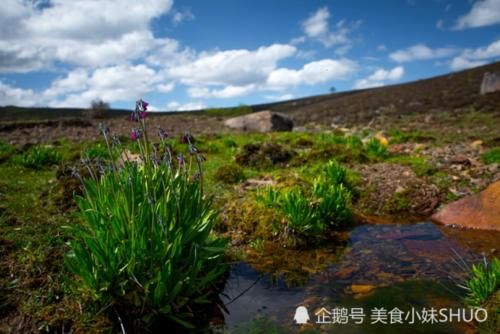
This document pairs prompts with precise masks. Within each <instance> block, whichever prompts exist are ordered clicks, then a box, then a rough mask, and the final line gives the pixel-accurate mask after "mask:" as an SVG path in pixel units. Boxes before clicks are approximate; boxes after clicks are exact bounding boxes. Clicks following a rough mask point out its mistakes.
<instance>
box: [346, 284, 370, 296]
mask: <svg viewBox="0 0 500 334" xmlns="http://www.w3.org/2000/svg"><path fill="white" fill-rule="evenodd" d="M374 289H375V286H373V285H358V284H353V285H351V291H352V293H359V294H366V293H370V292H372V291H373V290H374Z"/></svg>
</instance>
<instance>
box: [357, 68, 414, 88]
mask: <svg viewBox="0 0 500 334" xmlns="http://www.w3.org/2000/svg"><path fill="white" fill-rule="evenodd" d="M404 73H405V70H404V67H403V66H397V67H394V68H393V69H391V70H384V69H378V70H376V71H375V72H373V73H372V74H371V75H370V76H368V77H366V78H364V79H360V80H357V81H356V83H355V84H354V88H356V89H363V88H369V87H379V86H384V85H385V84H386V82H387V81H398V80H400V79H401V78H402V77H403V75H404Z"/></svg>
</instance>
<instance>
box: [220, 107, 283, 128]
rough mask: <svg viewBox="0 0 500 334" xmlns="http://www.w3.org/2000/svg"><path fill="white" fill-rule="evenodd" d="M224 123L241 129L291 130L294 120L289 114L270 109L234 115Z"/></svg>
mask: <svg viewBox="0 0 500 334" xmlns="http://www.w3.org/2000/svg"><path fill="white" fill-rule="evenodd" d="M224 125H225V126H227V127H229V128H231V129H235V130H240V131H256V132H270V131H291V130H292V129H293V121H292V119H291V118H290V117H288V116H287V115H284V114H281V113H277V112H272V111H269V110H266V111H261V112H257V113H252V114H248V115H244V116H239V117H234V118H230V119H228V120H226V121H225V122H224Z"/></svg>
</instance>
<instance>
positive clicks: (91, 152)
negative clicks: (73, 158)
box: [83, 143, 109, 160]
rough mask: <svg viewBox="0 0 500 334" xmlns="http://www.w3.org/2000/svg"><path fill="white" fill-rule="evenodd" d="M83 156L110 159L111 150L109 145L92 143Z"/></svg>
mask: <svg viewBox="0 0 500 334" xmlns="http://www.w3.org/2000/svg"><path fill="white" fill-rule="evenodd" d="M83 157H84V158H86V159H103V160H105V159H109V151H108V149H107V147H106V146H105V145H103V144H101V143H98V144H95V145H92V146H91V147H89V148H88V149H87V150H85V151H84V152H83Z"/></svg>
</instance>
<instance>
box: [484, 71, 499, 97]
mask: <svg viewBox="0 0 500 334" xmlns="http://www.w3.org/2000/svg"><path fill="white" fill-rule="evenodd" d="M497 91H500V73H489V72H486V73H484V75H483V81H482V82H481V90H480V94H481V95H484V94H487V93H493V92H497Z"/></svg>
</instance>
